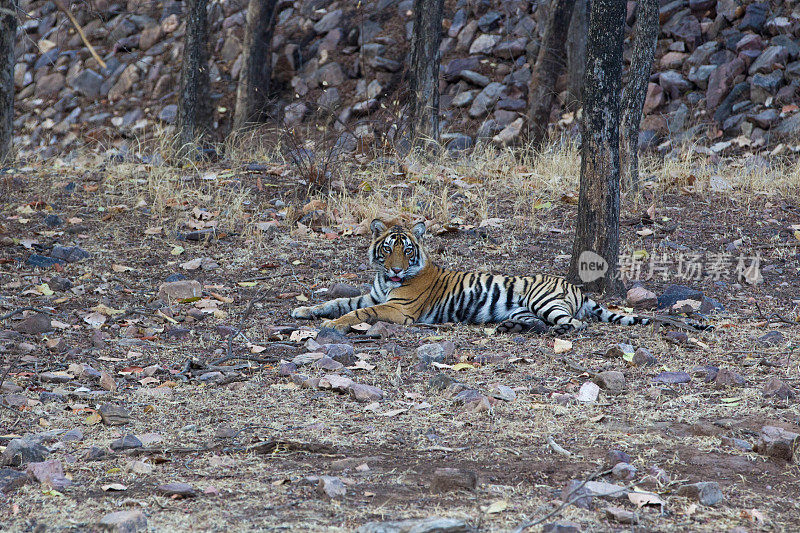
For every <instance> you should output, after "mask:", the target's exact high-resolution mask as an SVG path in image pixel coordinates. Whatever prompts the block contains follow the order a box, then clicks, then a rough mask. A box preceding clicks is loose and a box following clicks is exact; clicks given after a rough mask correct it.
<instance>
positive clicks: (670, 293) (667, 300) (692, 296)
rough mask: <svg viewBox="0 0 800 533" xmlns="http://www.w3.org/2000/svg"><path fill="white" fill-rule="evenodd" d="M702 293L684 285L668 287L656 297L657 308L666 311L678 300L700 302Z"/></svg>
mask: <svg viewBox="0 0 800 533" xmlns="http://www.w3.org/2000/svg"><path fill="white" fill-rule="evenodd" d="M702 299H703V292H702V291H699V290H697V289H692V288H691V287H686V286H685V285H668V286H667V288H666V289H664V292H663V293H662V294H661V296H659V297H658V308H659V309H667V308H669V307H672V306H673V305H675V304H676V303H678V302H679V301H680V300H698V301H700V300H702Z"/></svg>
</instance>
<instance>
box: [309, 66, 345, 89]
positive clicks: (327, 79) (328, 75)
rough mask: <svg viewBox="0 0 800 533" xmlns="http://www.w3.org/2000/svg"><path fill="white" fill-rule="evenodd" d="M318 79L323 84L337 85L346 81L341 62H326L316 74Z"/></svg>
mask: <svg viewBox="0 0 800 533" xmlns="http://www.w3.org/2000/svg"><path fill="white" fill-rule="evenodd" d="M314 77H315V78H316V79H317V81H318V82H319V83H320V84H321V85H323V86H337V85H341V84H342V83H344V80H345V76H344V71H343V70H342V67H341V66H340V65H339V63H335V62H333V63H326V64H325V65H323V66H321V67H320V68H319V69H318V70H317V72H316V73H315V74H314Z"/></svg>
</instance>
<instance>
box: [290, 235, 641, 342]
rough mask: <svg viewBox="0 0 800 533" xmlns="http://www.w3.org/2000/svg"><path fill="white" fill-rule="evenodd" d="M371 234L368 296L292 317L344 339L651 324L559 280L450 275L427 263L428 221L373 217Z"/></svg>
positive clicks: (298, 312) (333, 302) (302, 310)
mask: <svg viewBox="0 0 800 533" xmlns="http://www.w3.org/2000/svg"><path fill="white" fill-rule="evenodd" d="M370 229H371V230H372V236H373V238H372V242H371V243H370V246H369V251H368V257H369V261H370V263H371V264H372V265H374V266H375V267H376V269H377V272H376V274H375V280H374V281H373V283H372V287H371V289H370V292H369V293H368V294H364V295H361V296H355V297H352V298H336V299H333V300H330V301H327V302H325V303H322V304H319V305H315V306H304V307H297V308H295V309H294V310H293V311H292V313H291V316H292V318H295V319H314V318H324V319H325V320H324V321H323V322H322V327H325V328H332V329H335V330H336V331H338V332H339V333H347V332H348V331H350V329H351V327H352V326H354V325H356V324H360V323H363V322H367V323H371V324H374V323H375V322H377V321H383V322H390V323H395V324H403V325H409V324H413V323H421V324H441V323H445V322H459V323H466V324H487V323H499V325H498V326H497V329H496V331H497V333H512V332H513V333H516V332H523V331H530V330H536V331H539V332H544V331H548V330H549V331H551V332H553V333H555V334H563V333H567V332H569V331H580V330H582V329H584V328H585V327H586V325H587V324H586V321H589V320H591V321H600V322H611V323H614V324H622V325H633V324H649V323H650V322H651V319H649V318H646V317H640V316H636V315H624V314H618V313H613V312H611V311H609V310H608V309H606V308H605V307H603V306H602V305H600V304H598V303H597V302H595V301H594V300H592V299H591V298H589V297H588V296H587V295H586V294H584V293H583V291H582V290H581V288H580V287H578V286H577V285H574V284H572V283H569V282H567V281H566V280H565V279H563V278H560V277H557V276H551V275H545V274H536V275H534V276H503V275H492V274H487V273H478V272H461V271H455V270H447V269H444V268H442V267H440V266H438V265H436V264H435V263H434V262H433V261H431V260H430V259H429V257H428V254H427V253H426V251H425V248H424V247H423V246H422V238H423V236H424V235H425V232H426V226H425V223H424V222H419V223H417V224H416V225H414V226H413V227H412V228H411V229H410V230H409V229H407V228H406V227H404V226H401V225H394V226H392V227H387V226H386V224H384V223H383V222H382V221H381V220H379V219H375V220H373V221H372V223H371V224H370Z"/></svg>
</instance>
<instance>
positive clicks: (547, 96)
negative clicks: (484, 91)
mask: <svg viewBox="0 0 800 533" xmlns="http://www.w3.org/2000/svg"><path fill="white" fill-rule="evenodd" d="M574 7H575V0H553V3H552V4H551V7H550V11H549V13H548V15H549V16H548V18H547V25H546V26H545V30H544V40H543V42H542V45H541V46H540V47H539V56H538V57H537V58H536V66H535V67H534V69H533V73H532V75H531V82H530V85H529V90H528V102H530V105H529V107H528V124H529V125H530V131H531V137H530V140H531V143H532V144H533V147H534V148H536V147H538V146H540V145H541V144H542V142H543V141H544V140H545V137H546V136H547V125H548V123H549V122H550V109H551V108H552V107H553V101H554V100H555V98H556V91H555V87H556V80H558V76H559V75H560V74H561V73H562V72H563V71H564V68H565V65H566V61H565V58H564V49H565V45H564V43H565V42H566V39H565V36H566V35H567V29H568V28H569V21H570V18H571V17H572V10H573V8H574Z"/></svg>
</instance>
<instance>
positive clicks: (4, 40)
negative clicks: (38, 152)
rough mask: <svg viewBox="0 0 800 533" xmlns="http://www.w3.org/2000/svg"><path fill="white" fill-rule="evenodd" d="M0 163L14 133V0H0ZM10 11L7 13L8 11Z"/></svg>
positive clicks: (15, 28) (15, 18)
mask: <svg viewBox="0 0 800 533" xmlns="http://www.w3.org/2000/svg"><path fill="white" fill-rule="evenodd" d="M0 8H2V9H3V10H4V11H2V12H0V163H2V162H3V161H4V160H5V159H6V158H7V157H8V156H9V154H10V153H11V140H12V138H13V133H14V40H15V39H16V36H17V17H16V15H12V14H11V13H14V12H16V2H15V1H14V0H0ZM7 11H8V12H10V13H8V12H7Z"/></svg>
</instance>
